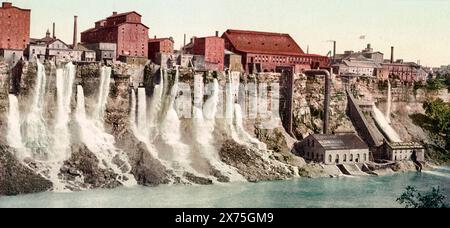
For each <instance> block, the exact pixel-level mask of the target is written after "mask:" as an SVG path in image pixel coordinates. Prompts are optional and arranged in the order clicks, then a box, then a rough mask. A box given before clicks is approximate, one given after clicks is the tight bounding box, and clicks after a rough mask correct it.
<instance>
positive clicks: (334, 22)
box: [11, 0, 450, 66]
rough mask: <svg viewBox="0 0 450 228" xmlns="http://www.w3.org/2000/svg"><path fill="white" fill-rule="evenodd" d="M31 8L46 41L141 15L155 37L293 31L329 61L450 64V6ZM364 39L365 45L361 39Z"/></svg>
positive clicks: (115, 4) (237, 3) (191, 3)
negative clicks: (366, 52)
mask: <svg viewBox="0 0 450 228" xmlns="http://www.w3.org/2000/svg"><path fill="white" fill-rule="evenodd" d="M11 1H12V2H13V4H14V5H17V6H19V7H23V8H30V9H31V10H32V13H31V15H32V16H31V36H32V37H33V38H41V37H43V36H45V32H46V30H47V29H50V30H51V27H52V22H56V34H57V37H58V38H60V39H62V40H63V41H65V42H67V43H71V40H72V31H73V15H78V30H79V31H84V30H86V29H88V28H90V27H92V26H93V25H94V22H95V21H97V20H99V19H102V18H105V17H107V16H110V15H111V14H112V12H113V11H118V12H119V13H120V12H126V11H133V10H134V11H137V12H138V13H140V14H142V16H143V23H144V24H146V25H147V26H148V27H150V34H149V36H150V37H153V36H154V35H156V36H158V37H168V36H172V37H174V39H175V41H176V48H179V47H180V46H181V45H182V43H183V34H184V33H186V34H187V36H188V39H189V37H191V36H194V35H195V36H206V35H214V32H215V31H216V30H218V31H220V34H222V33H223V32H224V31H225V30H226V29H228V28H233V29H247V30H258V31H270V32H280V33H290V34H291V35H292V36H293V37H294V39H295V40H296V41H297V42H298V43H299V45H300V46H301V47H302V48H303V49H304V50H305V51H306V48H307V45H309V46H310V52H311V53H316V54H322V55H325V54H326V53H327V52H328V51H330V50H331V46H332V45H331V43H329V42H327V41H328V40H336V41H337V43H338V48H337V50H338V53H342V52H343V51H344V50H361V49H363V48H364V47H365V46H366V44H367V43H371V44H372V47H374V49H375V50H379V51H381V52H383V53H384V54H385V58H389V56H390V46H395V47H396V53H395V57H396V58H402V59H404V60H406V61H414V62H415V61H417V60H420V61H421V64H423V65H427V66H439V65H444V64H445V65H447V64H450V0H11ZM361 35H365V36H366V39H365V40H360V39H359V37H360V36H361Z"/></svg>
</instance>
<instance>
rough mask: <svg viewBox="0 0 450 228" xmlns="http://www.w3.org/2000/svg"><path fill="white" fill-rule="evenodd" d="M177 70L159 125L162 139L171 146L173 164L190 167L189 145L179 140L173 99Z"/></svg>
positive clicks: (175, 92)
mask: <svg viewBox="0 0 450 228" xmlns="http://www.w3.org/2000/svg"><path fill="white" fill-rule="evenodd" d="M178 79H179V71H178V69H177V70H176V74H175V79H174V83H173V86H172V88H171V90H170V95H169V98H168V103H167V105H168V107H167V112H166V114H165V116H164V117H163V121H162V123H161V125H160V129H159V130H160V134H161V138H162V140H163V141H164V142H165V143H166V144H167V145H169V146H171V147H172V151H173V159H172V160H173V161H175V165H176V166H178V165H180V166H181V167H184V168H188V169H189V168H190V159H189V154H190V150H189V146H188V145H186V144H184V143H183V142H181V126H180V124H181V122H180V119H179V117H178V114H177V111H176V109H175V99H176V97H177V94H178Z"/></svg>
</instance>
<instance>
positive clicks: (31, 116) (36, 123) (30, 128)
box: [22, 61, 49, 160]
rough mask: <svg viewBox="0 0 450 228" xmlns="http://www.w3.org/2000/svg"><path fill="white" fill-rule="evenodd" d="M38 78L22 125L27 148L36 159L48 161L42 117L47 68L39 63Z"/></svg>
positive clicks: (46, 139)
mask: <svg viewBox="0 0 450 228" xmlns="http://www.w3.org/2000/svg"><path fill="white" fill-rule="evenodd" d="M36 76H37V78H36V84H35V88H34V98H33V102H32V104H31V107H30V110H29V113H28V116H27V117H26V120H25V122H24V124H23V125H22V132H23V133H24V136H23V140H24V142H25V147H26V148H28V149H29V150H30V151H31V152H32V156H33V157H34V158H35V159H41V160H46V159H47V158H48V154H47V152H48V151H47V148H48V146H49V142H48V134H47V126H46V124H45V120H44V118H43V116H42V113H43V104H44V102H45V101H44V95H45V85H46V80H47V77H46V75H45V67H44V65H42V64H41V63H40V62H39V61H37V75H36Z"/></svg>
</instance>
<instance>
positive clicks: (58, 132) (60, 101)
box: [52, 63, 75, 161]
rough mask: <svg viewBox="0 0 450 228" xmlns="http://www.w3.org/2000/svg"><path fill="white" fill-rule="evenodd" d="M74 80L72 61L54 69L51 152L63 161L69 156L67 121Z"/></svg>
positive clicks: (68, 120) (68, 119) (55, 157)
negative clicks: (54, 94) (55, 101)
mask: <svg viewBox="0 0 450 228" xmlns="http://www.w3.org/2000/svg"><path fill="white" fill-rule="evenodd" d="M74 80H75V66H74V65H73V64H72V63H68V64H66V65H65V67H64V68H63V69H57V70H56V89H57V110H56V112H57V114H56V123H55V128H54V130H53V145H52V152H53V153H54V154H53V157H54V159H56V160H59V161H64V160H67V159H69V157H70V144H71V142H70V132H69V122H70V114H71V108H70V105H71V101H72V92H73V89H72V88H73V83H74Z"/></svg>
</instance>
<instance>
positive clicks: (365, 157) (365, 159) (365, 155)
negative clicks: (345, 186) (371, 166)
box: [364, 154, 367, 162]
mask: <svg viewBox="0 0 450 228" xmlns="http://www.w3.org/2000/svg"><path fill="white" fill-rule="evenodd" d="M364 161H365V162H366V161H367V154H364Z"/></svg>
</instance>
